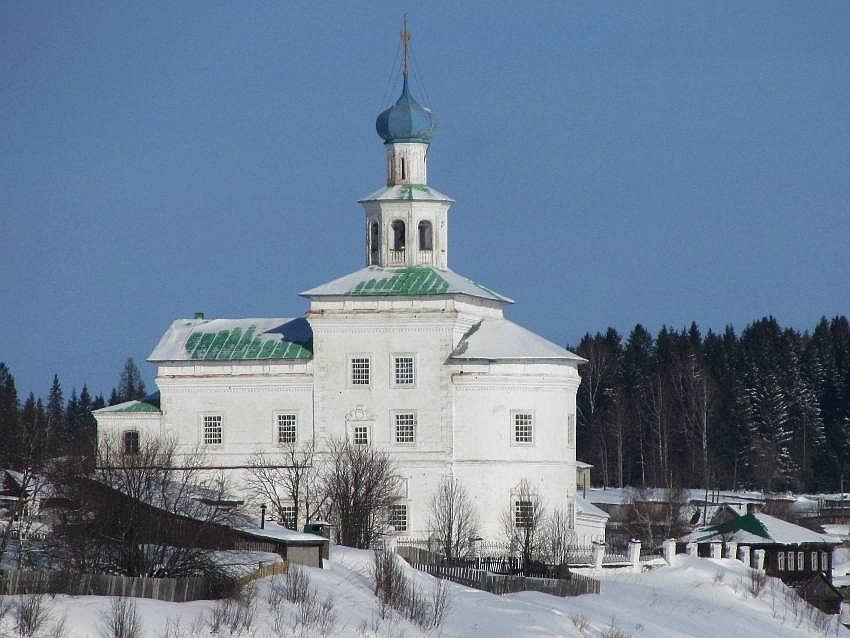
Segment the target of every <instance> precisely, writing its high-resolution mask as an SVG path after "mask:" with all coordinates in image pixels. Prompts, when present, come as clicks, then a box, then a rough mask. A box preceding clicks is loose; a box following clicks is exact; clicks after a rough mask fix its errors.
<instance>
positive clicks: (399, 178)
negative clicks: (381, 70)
mask: <svg viewBox="0 0 850 638" xmlns="http://www.w3.org/2000/svg"><path fill="white" fill-rule="evenodd" d="M401 41H402V50H403V56H404V57H403V65H402V76H403V78H402V79H403V82H402V89H401V95H400V96H399V98H398V99H397V100H396V102H395V104H393V105H392V106H391V107H389V108H388V109H386V110H385V111H383V112H382V113H381V114H380V115H378V119H377V121H376V122H375V128H376V129H377V131H378V135H380V136H381V138H382V139H383V140H384V145H385V146H386V157H387V186H386V188H383V189H381V190H380V191H378V192H376V193H373V194H372V195H370V196H369V197H367V198H365V199H363V200H361V201H360V203H361V204H363V207H364V208H365V209H366V265H368V266H379V267H382V268H399V267H411V266H434V267H436V268H439V269H442V270H445V269H447V268H448V210H449V207H450V206H451V204H452V203H454V202H453V200H452V199H450V198H449V197H446V196H445V195H443V194H442V193H439V192H438V191H436V190H434V189H432V188H431V187H429V186H428V149H429V148H430V144H431V136H432V135H433V134H434V130H435V128H436V124H435V122H434V117H433V115H432V114H431V110H430V109H428V108H426V107H424V106H422V105H421V104H419V102H417V101H416V99H415V98H414V97H413V95H412V94H411V92H410V85H409V81H408V62H409V58H410V33H409V32H408V30H407V16H405V17H404V28H403V30H402V32H401Z"/></svg>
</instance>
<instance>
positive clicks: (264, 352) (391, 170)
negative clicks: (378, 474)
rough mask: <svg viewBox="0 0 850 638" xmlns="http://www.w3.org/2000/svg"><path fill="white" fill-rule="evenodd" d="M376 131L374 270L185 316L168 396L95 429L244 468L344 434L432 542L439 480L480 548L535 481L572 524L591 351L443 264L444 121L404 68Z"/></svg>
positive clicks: (104, 414) (165, 353)
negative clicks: (227, 315) (463, 494)
mask: <svg viewBox="0 0 850 638" xmlns="http://www.w3.org/2000/svg"><path fill="white" fill-rule="evenodd" d="M377 129H378V133H379V134H380V135H381V137H382V138H383V140H384V143H385V148H386V166H387V180H386V187H384V188H381V189H380V190H378V191H376V192H374V193H372V194H371V195H369V196H368V197H366V198H364V199H363V200H361V202H360V203H361V204H362V205H363V207H364V209H365V223H364V227H363V229H364V233H363V236H362V237H361V238H358V239H357V241H358V242H363V246H364V258H365V262H366V266H365V267H364V268H362V269H360V270H357V271H355V272H353V273H351V274H348V275H345V276H343V277H340V278H339V279H336V280H334V281H331V282H329V283H325V284H322V285H319V286H317V287H315V288H312V289H310V290H307V291H305V292H302V293H301V295H302V296H303V297H305V298H306V299H307V300H308V302H309V310H308V311H307V313H306V315H305V316H304V317H298V318H244V319H209V318H205V317H203V316H202V315H200V314H199V315H198V316H196V317H195V318H193V319H177V320H176V321H174V322H173V323H172V324H171V326H170V327H169V328H168V329H167V330H166V332H165V334H164V335H163V336H162V338H161V340H160V342H159V343H158V344H157V345H156V347H155V348H154V350H153V352H152V353H151V355H150V357H149V359H148V360H149V361H151V362H152V363H154V364H156V365H157V366H158V370H157V375H156V384H157V386H158V388H159V394H158V396H157V397H154V398H152V399H150V400H148V401H141V402H130V403H127V404H121V405H117V406H112V407H109V408H104V409H102V410H98V411H97V412H95V416H96V418H97V422H98V428H99V431H100V434H101V435H103V434H105V433H106V432H117V433H118V434H119V435H120V436H122V437H124V440H125V442H128V445H130V446H132V445H134V444H136V442H137V441H138V440H139V437H144V436H162V437H174V438H176V440H177V441H179V444H180V445H181V446H182V447H183V448H184V449H185V450H190V449H194V448H195V447H196V446H201V447H202V448H203V449H204V450H205V451H206V453H207V456H208V458H209V459H211V463H212V464H213V465H215V466H218V467H226V468H234V470H233V471H234V472H238V471H244V470H239V468H244V467H245V465H246V463H247V461H248V459H249V458H250V457H251V456H252V455H254V454H255V453H257V452H274V451H275V450H276V449H277V448H278V447H279V446H282V445H289V444H291V443H293V442H295V443H309V442H315V443H316V445H317V447H318V449H319V450H321V449H322V445H323V444H324V443H325V442H326V441H327V440H329V439H330V438H340V437H347V438H348V439H349V440H350V441H352V442H353V443H355V444H358V445H372V446H378V447H380V448H382V449H386V450H388V451H389V452H390V454H391V455H392V457H393V459H394V460H395V462H396V464H397V467H398V470H399V472H400V474H401V475H402V476H403V477H404V479H405V480H404V486H405V487H404V491H403V493H402V494H400V496H399V500H398V502H397V504H396V505H395V506H394V507H393V508H392V512H391V522H392V524H393V525H394V526H395V529H396V530H397V531H398V533H399V534H400V535H404V536H409V537H420V538H421V537H424V536H426V535H427V534H428V530H427V518H428V508H429V503H430V501H431V498H432V495H433V494H434V491H435V489H436V487H437V485H438V483H439V481H440V479H441V477H442V476H443V475H454V476H455V477H458V478H459V479H460V480H461V481H462V482H463V484H464V485H465V487H466V489H467V490H468V492H469V493H470V494H471V496H472V498H473V500H474V503H475V506H476V508H477V512H478V516H479V519H480V533H481V535H482V536H483V537H485V538H488V539H493V540H497V539H501V538H502V536H503V525H502V523H501V517H502V513H503V512H505V511H506V510H507V511H510V508H516V507H517V502H516V498H515V494H516V489H517V487H518V486H519V485H520V483H521V482H522V481H523V480H527V481H528V482H529V483H530V485H531V486H532V487H533V488H534V489H535V491H536V492H537V493H538V494H539V495H540V498H541V499H542V500H543V504H544V506H545V507H546V508H547V510H550V511H551V510H552V509H553V508H556V507H557V508H560V509H561V510H563V511H564V512H566V513H568V515H569V517H570V519H571V520H572V521H573V525H575V524H576V454H575V453H576V448H575V444H576V436H575V424H576V390H577V388H578V385H579V382H580V378H579V374H578V366H579V365H580V364H581V363H582V362H583V359H581V358H580V357H579V356H577V355H575V354H573V353H572V352H569V351H567V350H565V349H564V348H562V347H561V346H559V345H556V344H554V343H552V342H550V341H547V340H546V339H544V338H542V337H540V336H538V335H536V334H534V333H532V332H530V331H529V330H526V329H525V328H523V327H521V326H519V325H517V324H515V323H513V322H512V321H510V320H509V319H507V318H505V316H504V308H505V307H506V306H507V305H509V304H511V303H512V301H511V300H510V299H509V298H507V297H505V296H503V295H501V294H498V293H496V292H494V291H492V290H490V289H489V288H486V287H485V286H482V285H480V284H477V283H475V282H473V281H471V280H469V279H467V278H465V277H463V276H461V275H459V274H457V273H455V272H453V271H452V270H450V269H449V266H448V249H449V244H448V228H449V214H448V213H449V208H450V207H451V205H452V203H453V200H452V199H450V198H449V197H447V196H446V195H443V194H442V193H440V192H438V191H437V190H435V189H433V188H432V187H431V186H429V185H428V183H427V154H428V153H427V152H428V148H429V144H430V140H431V135H432V132H433V129H434V122H433V119H432V116H431V113H430V111H429V110H428V109H425V108H424V107H422V106H420V105H419V104H418V103H417V102H416V101H415V100H414V99H413V97H412V96H411V94H410V91H409V88H408V82H407V77H406V75H405V77H404V88H403V90H402V93H401V96H400V97H399V99H398V100H397V102H396V103H395V104H394V105H393V106H392V107H390V108H389V109H387V110H386V111H384V112H383V113H381V115H380V116H379V117H378V121H377ZM520 507H522V504H520ZM585 509H586V508H585ZM583 514H585V516H584V517H582V518H589V519H592V520H590V521H589V522H590V525H591V528H592V529H589V530H584V531H582V530H577V531H578V533H577V536H578V538H590V537H592V538H597V537H598V536H599V534H600V530H599V524H598V521H596V520H595V518H594V517H593V514H594V512H591V513H590V516H588V514H587V513H586V512H583ZM298 524H299V525H300V524H303V521H298ZM602 529H603V531H602V533H603V534H604V523H603V526H602Z"/></svg>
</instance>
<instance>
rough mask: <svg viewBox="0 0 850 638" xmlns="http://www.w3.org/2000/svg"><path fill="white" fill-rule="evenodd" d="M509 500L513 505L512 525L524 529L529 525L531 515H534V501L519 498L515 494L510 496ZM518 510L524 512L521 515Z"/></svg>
mask: <svg viewBox="0 0 850 638" xmlns="http://www.w3.org/2000/svg"><path fill="white" fill-rule="evenodd" d="M511 501H512V502H513V506H514V527H516V528H517V529H526V528H528V527H531V523H532V517H533V515H534V501H531V500H525V499H523V500H520V499H519V497H517V496H512V497H511ZM520 512H523V513H525V514H526V515H525V516H521V515H520Z"/></svg>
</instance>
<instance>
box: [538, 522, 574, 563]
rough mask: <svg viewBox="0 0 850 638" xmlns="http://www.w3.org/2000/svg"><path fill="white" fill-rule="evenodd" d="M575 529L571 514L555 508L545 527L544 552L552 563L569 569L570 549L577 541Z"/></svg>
mask: <svg viewBox="0 0 850 638" xmlns="http://www.w3.org/2000/svg"><path fill="white" fill-rule="evenodd" d="M575 538H576V534H575V529H573V522H572V520H571V518H570V516H569V514H568V513H567V512H565V511H563V510H561V509H557V508H555V509H554V510H553V511H552V514H551V515H550V516H549V518H547V519H546V523H545V525H544V529H543V554H544V556H545V557H546V561H547V562H548V563H549V564H551V565H557V566H559V567H560V566H563V568H564V569H565V570H567V567H566V565H567V563H568V560H569V556H570V549H571V547H572V546H573V545H574V543H575Z"/></svg>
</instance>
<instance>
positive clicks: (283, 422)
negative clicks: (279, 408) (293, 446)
mask: <svg viewBox="0 0 850 638" xmlns="http://www.w3.org/2000/svg"><path fill="white" fill-rule="evenodd" d="M297 425H298V423H297V418H296V416H295V415H294V414H278V415H277V442H278V444H280V445H283V444H287V443H295V440H296V435H297Z"/></svg>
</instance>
